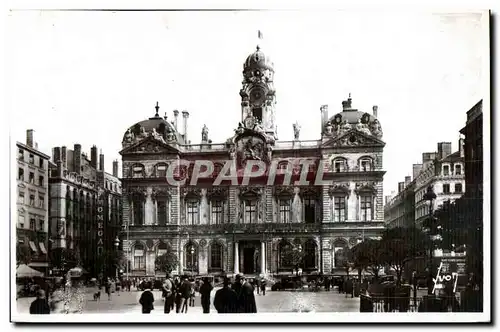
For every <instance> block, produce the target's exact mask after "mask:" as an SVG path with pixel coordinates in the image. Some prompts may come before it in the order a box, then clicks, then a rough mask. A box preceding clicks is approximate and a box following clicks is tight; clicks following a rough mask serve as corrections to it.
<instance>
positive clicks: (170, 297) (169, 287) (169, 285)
mask: <svg viewBox="0 0 500 332" xmlns="http://www.w3.org/2000/svg"><path fill="white" fill-rule="evenodd" d="M174 287H175V286H174V281H173V280H172V276H171V275H170V273H167V278H166V280H165V282H164V283H163V294H164V295H165V296H164V297H165V305H164V308H163V312H164V313H166V314H168V313H170V310H172V308H173V303H174V301H175V289H174Z"/></svg>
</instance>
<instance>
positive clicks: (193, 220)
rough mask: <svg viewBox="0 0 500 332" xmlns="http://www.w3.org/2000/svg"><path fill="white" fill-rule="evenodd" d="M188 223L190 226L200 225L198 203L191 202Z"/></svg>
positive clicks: (189, 203)
mask: <svg viewBox="0 0 500 332" xmlns="http://www.w3.org/2000/svg"><path fill="white" fill-rule="evenodd" d="M187 209H188V211H187V217H188V218H187V223H188V225H196V224H198V202H196V201H190V202H188V207H187Z"/></svg>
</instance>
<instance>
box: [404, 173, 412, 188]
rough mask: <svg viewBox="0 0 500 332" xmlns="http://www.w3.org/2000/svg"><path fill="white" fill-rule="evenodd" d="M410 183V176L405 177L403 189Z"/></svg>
mask: <svg viewBox="0 0 500 332" xmlns="http://www.w3.org/2000/svg"><path fill="white" fill-rule="evenodd" d="M410 183H411V176H405V188H406V187H408V185H409V184H410Z"/></svg>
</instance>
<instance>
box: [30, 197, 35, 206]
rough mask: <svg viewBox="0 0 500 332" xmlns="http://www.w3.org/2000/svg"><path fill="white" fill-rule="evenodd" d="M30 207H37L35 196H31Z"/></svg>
mask: <svg viewBox="0 0 500 332" xmlns="http://www.w3.org/2000/svg"><path fill="white" fill-rule="evenodd" d="M30 205H31V206H35V195H30Z"/></svg>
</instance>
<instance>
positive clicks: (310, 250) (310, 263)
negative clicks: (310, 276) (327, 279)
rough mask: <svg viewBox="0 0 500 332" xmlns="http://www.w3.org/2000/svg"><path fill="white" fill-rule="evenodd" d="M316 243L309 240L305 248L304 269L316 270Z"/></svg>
mask: <svg viewBox="0 0 500 332" xmlns="http://www.w3.org/2000/svg"><path fill="white" fill-rule="evenodd" d="M316 248H317V246H316V242H315V241H314V240H307V241H306V243H305V246H304V269H306V270H312V269H315V268H316V266H317V265H316Z"/></svg>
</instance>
